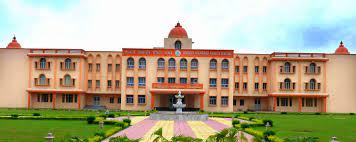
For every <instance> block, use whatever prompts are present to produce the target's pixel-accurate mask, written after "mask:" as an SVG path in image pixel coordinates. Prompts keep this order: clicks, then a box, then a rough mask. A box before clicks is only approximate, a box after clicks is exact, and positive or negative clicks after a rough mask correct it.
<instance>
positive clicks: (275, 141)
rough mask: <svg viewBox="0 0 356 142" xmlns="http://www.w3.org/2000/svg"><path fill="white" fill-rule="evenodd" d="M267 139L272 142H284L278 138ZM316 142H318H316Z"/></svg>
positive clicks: (269, 137)
mask: <svg viewBox="0 0 356 142" xmlns="http://www.w3.org/2000/svg"><path fill="white" fill-rule="evenodd" d="M267 139H268V140H269V141H271V142H284V140H283V139H281V138H279V137H277V136H268V137H267ZM315 142H316V141H315Z"/></svg>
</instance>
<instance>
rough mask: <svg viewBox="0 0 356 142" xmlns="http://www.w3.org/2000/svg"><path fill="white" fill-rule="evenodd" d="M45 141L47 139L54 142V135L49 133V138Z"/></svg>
mask: <svg viewBox="0 0 356 142" xmlns="http://www.w3.org/2000/svg"><path fill="white" fill-rule="evenodd" d="M45 139H46V140H47V141H48V142H53V140H54V136H53V134H52V133H48V134H47V137H45Z"/></svg>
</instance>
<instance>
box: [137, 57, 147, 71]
mask: <svg viewBox="0 0 356 142" xmlns="http://www.w3.org/2000/svg"><path fill="white" fill-rule="evenodd" d="M138 68H140V69H145V68H146V59H145V58H140V60H138Z"/></svg>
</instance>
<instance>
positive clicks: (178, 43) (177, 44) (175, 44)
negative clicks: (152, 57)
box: [174, 40, 182, 50]
mask: <svg viewBox="0 0 356 142" xmlns="http://www.w3.org/2000/svg"><path fill="white" fill-rule="evenodd" d="M174 49H178V50H179V49H182V42H180V41H179V40H177V41H176V42H175V43H174Z"/></svg>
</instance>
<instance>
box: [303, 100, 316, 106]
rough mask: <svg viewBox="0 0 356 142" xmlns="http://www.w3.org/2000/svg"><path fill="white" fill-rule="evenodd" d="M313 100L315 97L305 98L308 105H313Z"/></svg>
mask: <svg viewBox="0 0 356 142" xmlns="http://www.w3.org/2000/svg"><path fill="white" fill-rule="evenodd" d="M313 101H314V99H313V98H306V99H305V104H306V106H307V107H313Z"/></svg>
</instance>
